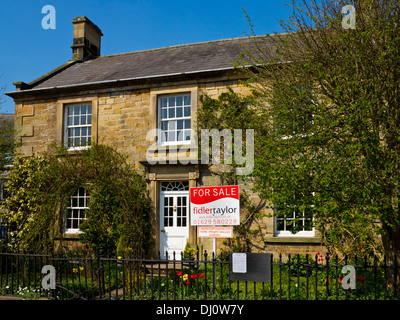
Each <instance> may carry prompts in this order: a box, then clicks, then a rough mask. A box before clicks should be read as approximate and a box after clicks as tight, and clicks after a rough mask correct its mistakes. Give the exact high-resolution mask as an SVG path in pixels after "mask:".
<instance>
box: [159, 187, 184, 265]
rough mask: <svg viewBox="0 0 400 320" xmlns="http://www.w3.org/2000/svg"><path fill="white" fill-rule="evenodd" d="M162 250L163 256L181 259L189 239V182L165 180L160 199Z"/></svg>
mask: <svg viewBox="0 0 400 320" xmlns="http://www.w3.org/2000/svg"><path fill="white" fill-rule="evenodd" d="M160 200H161V201H160V252H161V257H162V258H167V255H166V254H167V253H168V259H173V257H174V255H173V253H174V252H175V258H176V259H178V260H179V259H181V253H182V251H183V250H184V249H185V245H186V242H187V240H188V239H189V186H188V183H187V182H181V181H176V182H163V183H162V184H161V199H160Z"/></svg>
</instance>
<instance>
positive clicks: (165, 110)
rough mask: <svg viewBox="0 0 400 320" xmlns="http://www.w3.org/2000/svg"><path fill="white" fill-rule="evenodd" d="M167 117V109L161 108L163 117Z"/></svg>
mask: <svg viewBox="0 0 400 320" xmlns="http://www.w3.org/2000/svg"><path fill="white" fill-rule="evenodd" d="M166 117H167V109H166V108H165V109H161V119H165V118H166Z"/></svg>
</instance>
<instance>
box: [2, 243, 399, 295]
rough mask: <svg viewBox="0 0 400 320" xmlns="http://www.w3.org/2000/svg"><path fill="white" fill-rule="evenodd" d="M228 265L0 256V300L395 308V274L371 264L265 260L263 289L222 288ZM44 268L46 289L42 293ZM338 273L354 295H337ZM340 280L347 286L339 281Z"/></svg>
mask: <svg viewBox="0 0 400 320" xmlns="http://www.w3.org/2000/svg"><path fill="white" fill-rule="evenodd" d="M230 263H231V262H230V260H229V257H226V258H224V257H222V256H215V255H214V254H208V253H207V252H205V253H204V254H203V255H202V256H201V257H200V255H199V254H197V255H196V256H195V257H193V258H191V259H182V260H178V259H175V258H172V259H161V258H160V257H158V258H146V257H145V256H144V255H140V256H139V255H135V254H129V255H119V254H117V253H115V252H113V253H105V252H87V251H80V252H73V253H72V252H69V253H63V254H55V253H50V254H49V253H47V254H37V253H29V254H28V253H14V252H8V251H4V252H0V295H4V296H7V295H19V296H22V297H24V298H37V297H48V298H51V299H57V300H69V299H87V300H102V299H106V300H140V299H146V300H147V299H156V300H191V299H201V300H209V299H218V300H228V299H250V300H261V299H262V300H264V299H265V300H399V299H400V295H399V288H398V285H399V283H400V282H399V277H400V273H399V267H398V266H397V264H396V259H394V263H389V261H388V259H386V258H385V257H383V258H382V259H378V258H377V257H373V258H367V257H363V258H362V259H360V258H358V257H356V256H355V257H347V256H346V257H343V258H342V259H341V258H339V257H338V256H329V255H321V254H318V255H316V256H315V257H312V256H310V255H306V256H304V255H294V256H291V255H288V256H287V257H285V259H283V257H282V255H277V256H276V257H275V256H273V255H272V258H271V263H270V265H269V266H266V269H269V270H270V281H269V282H249V281H232V280H230V276H229V273H230ZM45 265H50V266H53V267H54V270H55V275H54V283H55V288H54V289H48V290H45V289H44V287H43V281H45V280H46V279H47V280H48V279H49V278H48V277H47V278H45V277H46V276H47V274H46V273H44V274H43V273H42V268H43V267H44V266H45ZM345 265H351V266H353V267H354V270H355V274H354V275H350V276H354V283H355V285H354V287H353V288H348V289H345V288H344V287H345V286H344V285H343V282H344V281H345V282H346V281H348V280H349V279H347V278H348V274H346V273H342V270H343V267H344V266H345ZM346 276H347V278H346Z"/></svg>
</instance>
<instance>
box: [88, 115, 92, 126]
mask: <svg viewBox="0 0 400 320" xmlns="http://www.w3.org/2000/svg"><path fill="white" fill-rule="evenodd" d="M87 124H92V116H91V115H88V116H87Z"/></svg>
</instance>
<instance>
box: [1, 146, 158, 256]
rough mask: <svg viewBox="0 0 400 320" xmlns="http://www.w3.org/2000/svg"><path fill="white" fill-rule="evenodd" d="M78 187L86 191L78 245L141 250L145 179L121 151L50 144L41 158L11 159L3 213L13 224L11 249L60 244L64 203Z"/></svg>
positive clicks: (146, 200)
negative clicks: (72, 149)
mask: <svg viewBox="0 0 400 320" xmlns="http://www.w3.org/2000/svg"><path fill="white" fill-rule="evenodd" d="M81 187H84V188H85V189H86V190H87V192H88V193H89V195H90V199H89V203H88V207H89V209H88V210H87V211H86V219H84V220H83V222H82V223H81V225H80V226H79V229H80V230H81V231H83V233H81V234H80V238H81V241H82V242H83V243H84V244H87V245H88V246H89V247H91V248H93V249H100V248H101V249H116V247H117V245H118V244H119V243H120V244H121V245H122V246H123V247H124V248H130V249H132V250H135V251H141V250H145V249H146V248H147V245H148V242H149V239H148V232H149V230H148V215H149V213H150V209H151V203H150V198H149V197H148V194H147V188H146V181H145V179H144V177H143V176H142V175H140V174H138V173H137V172H136V171H135V170H133V169H132V168H131V167H130V165H129V164H128V162H127V159H126V156H125V155H123V154H121V153H119V152H117V151H116V150H114V149H113V148H111V147H109V146H105V145H100V144H93V145H92V146H91V147H90V148H88V149H85V150H82V151H79V152H77V153H76V154H70V153H68V151H67V150H65V149H64V148H56V147H53V148H50V150H49V151H48V152H47V153H45V154H43V155H41V156H32V157H29V158H20V157H18V158H16V160H15V162H14V167H13V169H12V170H11V173H10V176H9V182H8V188H9V192H10V194H11V196H10V197H9V198H8V200H7V201H6V203H5V205H4V206H5V208H6V211H5V212H4V213H3V215H4V217H5V218H6V219H7V220H8V221H9V223H10V224H11V225H12V227H13V231H12V233H11V240H12V241H11V245H12V247H13V248H14V249H19V250H23V251H26V250H36V249H39V248H54V247H55V246H56V245H57V244H58V246H59V247H61V246H62V244H63V242H62V241H63V232H64V222H65V219H66V215H67V213H68V211H67V209H66V207H67V203H68V202H69V201H70V199H71V195H72V194H73V193H74V192H75V191H76V190H77V189H78V188H81Z"/></svg>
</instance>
